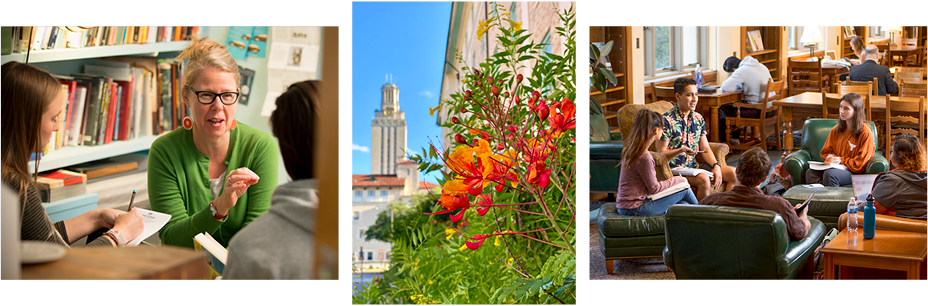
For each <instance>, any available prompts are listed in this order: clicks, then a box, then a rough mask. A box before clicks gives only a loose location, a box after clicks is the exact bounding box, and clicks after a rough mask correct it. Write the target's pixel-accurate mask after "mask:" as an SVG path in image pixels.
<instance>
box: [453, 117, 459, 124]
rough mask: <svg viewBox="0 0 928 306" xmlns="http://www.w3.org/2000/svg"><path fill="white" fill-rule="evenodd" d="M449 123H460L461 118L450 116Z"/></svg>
mask: <svg viewBox="0 0 928 306" xmlns="http://www.w3.org/2000/svg"><path fill="white" fill-rule="evenodd" d="M451 123H454V124H460V123H461V119H458V117H451Z"/></svg>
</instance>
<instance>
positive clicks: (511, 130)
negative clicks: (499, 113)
mask: <svg viewBox="0 0 928 306" xmlns="http://www.w3.org/2000/svg"><path fill="white" fill-rule="evenodd" d="M509 131H510V132H513V133H515V132H516V126H514V125H510V126H509Z"/></svg>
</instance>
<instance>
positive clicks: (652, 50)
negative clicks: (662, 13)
mask: <svg viewBox="0 0 928 306" xmlns="http://www.w3.org/2000/svg"><path fill="white" fill-rule="evenodd" d="M669 28H670V33H669V35H670V38H669V40H670V46H669V49H670V54H669V56H670V59H669V60H670V63H671V66H669V67H665V68H662V69H658V68H657V67H656V62H657V58H656V56H657V52H656V46H655V32H656V31H655V26H645V27H644V62H645V79H646V80H648V79H655V78H662V77H667V76H669V75H674V74H679V73H685V72H689V71H693V70H694V69H696V65H697V64H698V65H700V69H701V70H704V71H705V70H707V69H708V63H709V38H710V33H709V27H708V26H697V27H696V35H697V38H696V44H697V50H696V58H697V59H698V61H697V62H696V63H684V62H683V61H684V57H685V53H684V52H685V51H684V49H683V48H684V46H685V44H684V43H683V42H684V40H685V39H686V37H684V35H683V33H684V27H683V26H669Z"/></svg>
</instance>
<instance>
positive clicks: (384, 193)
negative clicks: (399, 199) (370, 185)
mask: <svg viewBox="0 0 928 306" xmlns="http://www.w3.org/2000/svg"><path fill="white" fill-rule="evenodd" d="M387 193H388V192H387V191H386V190H381V191H380V196H381V197H384V198H386V197H387Z"/></svg>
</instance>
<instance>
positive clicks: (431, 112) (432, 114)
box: [429, 102, 441, 116]
mask: <svg viewBox="0 0 928 306" xmlns="http://www.w3.org/2000/svg"><path fill="white" fill-rule="evenodd" d="M440 109H441V102H438V105H436V106H435V107H429V116H435V111H437V110H440Z"/></svg>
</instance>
